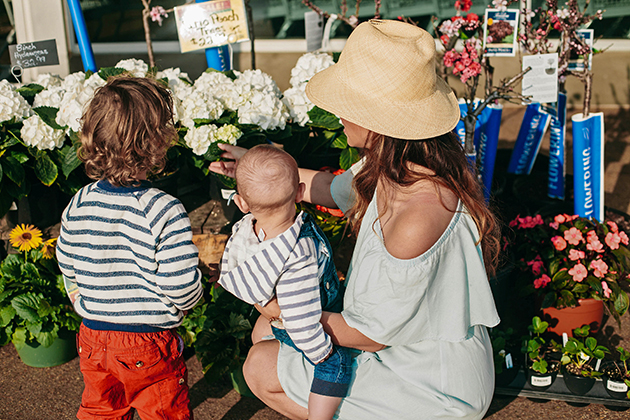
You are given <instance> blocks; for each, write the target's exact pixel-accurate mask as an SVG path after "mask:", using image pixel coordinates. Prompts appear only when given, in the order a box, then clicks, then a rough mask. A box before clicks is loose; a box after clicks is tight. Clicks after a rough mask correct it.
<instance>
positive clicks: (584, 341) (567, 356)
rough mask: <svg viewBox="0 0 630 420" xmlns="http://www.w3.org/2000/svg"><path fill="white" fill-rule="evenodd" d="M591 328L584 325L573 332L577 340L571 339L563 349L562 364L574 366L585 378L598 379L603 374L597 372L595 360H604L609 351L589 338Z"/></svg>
mask: <svg viewBox="0 0 630 420" xmlns="http://www.w3.org/2000/svg"><path fill="white" fill-rule="evenodd" d="M590 328H591V327H590V326H589V325H583V326H582V327H580V328H576V329H574V330H573V335H574V336H575V337H577V338H575V337H569V339H568V340H567V343H566V344H565V345H564V346H563V347H562V358H561V359H560V362H561V363H562V365H563V366H573V367H574V370H575V371H577V372H579V373H580V375H581V376H583V377H586V378H598V377H600V376H602V373H601V372H598V371H596V370H595V369H594V366H593V365H592V364H593V363H594V361H595V360H602V359H603V358H604V356H605V355H606V353H609V351H608V349H607V348H606V347H604V346H600V345H598V344H597V340H596V339H595V338H594V337H589V330H590Z"/></svg>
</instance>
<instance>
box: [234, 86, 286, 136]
mask: <svg viewBox="0 0 630 420" xmlns="http://www.w3.org/2000/svg"><path fill="white" fill-rule="evenodd" d="M288 118H289V112H288V111H287V108H286V106H285V105H284V103H283V102H282V101H281V100H280V99H279V98H278V97H276V96H275V95H271V94H268V93H263V92H259V91H252V92H251V95H250V98H249V100H248V101H247V102H245V103H244V104H243V105H241V106H240V107H239V108H238V122H239V123H241V124H255V125H258V126H260V128H262V129H263V130H275V129H278V128H279V129H281V130H283V129H284V127H285V126H286V122H287V119H288Z"/></svg>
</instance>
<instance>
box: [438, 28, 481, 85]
mask: <svg viewBox="0 0 630 420" xmlns="http://www.w3.org/2000/svg"><path fill="white" fill-rule="evenodd" d="M479 46H480V41H479V40H478V39H476V38H471V39H467V40H466V41H465V42H464V49H463V50H462V52H457V51H455V50H450V51H447V52H446V53H444V65H445V66H446V67H453V74H454V75H457V74H459V75H460V76H459V79H460V80H461V81H462V83H466V81H467V80H468V79H470V78H471V77H476V76H479V75H480V74H481V64H479V61H478V60H479V53H478V52H477V48H479Z"/></svg>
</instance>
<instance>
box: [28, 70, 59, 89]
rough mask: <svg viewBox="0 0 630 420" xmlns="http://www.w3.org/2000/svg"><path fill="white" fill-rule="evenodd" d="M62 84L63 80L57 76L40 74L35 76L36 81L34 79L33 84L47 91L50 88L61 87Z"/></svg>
mask: <svg viewBox="0 0 630 420" xmlns="http://www.w3.org/2000/svg"><path fill="white" fill-rule="evenodd" d="M62 82H63V79H62V78H61V77H60V76H59V75H56V74H50V73H42V74H39V75H38V76H37V79H35V82H34V83H35V84H38V85H40V86H43V87H44V88H46V89H48V88H51V87H59V86H61V83H62Z"/></svg>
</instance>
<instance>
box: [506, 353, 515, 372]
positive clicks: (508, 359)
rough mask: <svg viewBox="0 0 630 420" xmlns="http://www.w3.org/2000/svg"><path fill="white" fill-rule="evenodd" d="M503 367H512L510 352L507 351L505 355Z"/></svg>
mask: <svg viewBox="0 0 630 420" xmlns="http://www.w3.org/2000/svg"><path fill="white" fill-rule="evenodd" d="M505 367H507V368H508V369H512V368H513V367H514V363H512V353H508V354H507V355H506V356H505Z"/></svg>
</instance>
